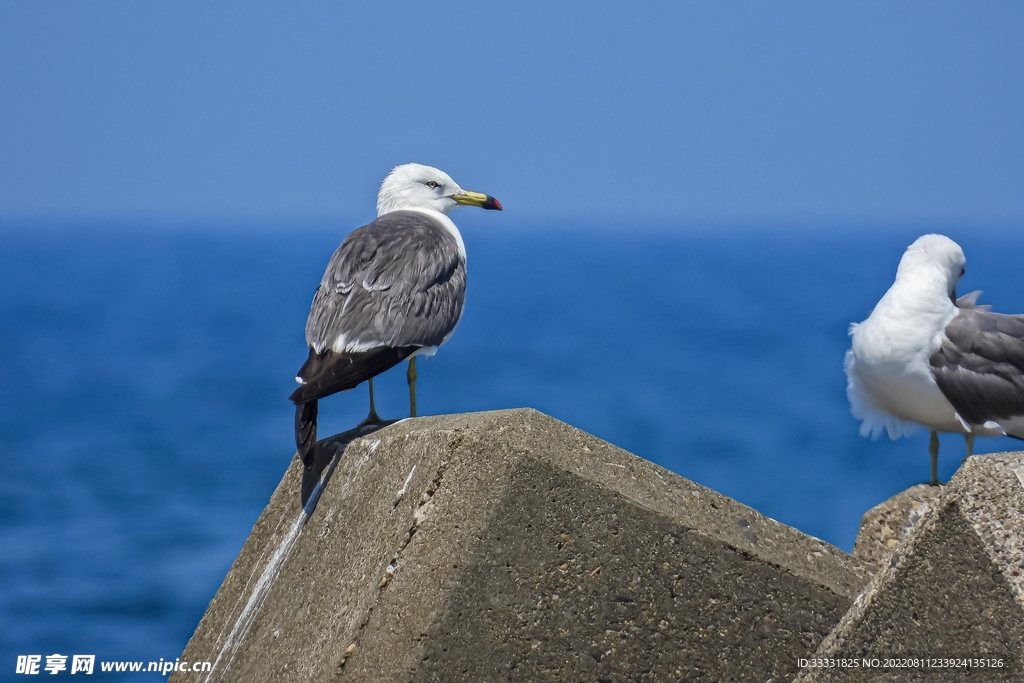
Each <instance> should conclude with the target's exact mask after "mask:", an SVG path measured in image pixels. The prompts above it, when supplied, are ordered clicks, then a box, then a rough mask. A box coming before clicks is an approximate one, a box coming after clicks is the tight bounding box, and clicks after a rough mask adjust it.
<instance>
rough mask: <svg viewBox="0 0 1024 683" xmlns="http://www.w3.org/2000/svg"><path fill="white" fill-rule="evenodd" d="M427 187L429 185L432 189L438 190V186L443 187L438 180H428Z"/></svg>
mask: <svg viewBox="0 0 1024 683" xmlns="http://www.w3.org/2000/svg"><path fill="white" fill-rule="evenodd" d="M427 187H429V188H430V189H431V190H436V189H437V188H439V187H441V185H440V184H439V183H438V182H437V181H436V180H428V181H427Z"/></svg>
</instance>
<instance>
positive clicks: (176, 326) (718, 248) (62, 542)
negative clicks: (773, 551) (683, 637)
mask: <svg viewBox="0 0 1024 683" xmlns="http://www.w3.org/2000/svg"><path fill="white" fill-rule="evenodd" d="M466 213H469V212H466ZM491 217H492V216H489V215H488V216H486V218H491ZM502 218H504V219H506V220H505V223H502V224H500V226H501V227H497V228H495V227H493V223H491V222H489V221H486V220H483V219H481V218H477V217H472V218H471V217H467V219H466V220H463V218H462V214H460V224H461V225H462V226H463V233H464V236H465V241H466V244H467V249H468V252H469V293H468V301H467V307H466V313H465V316H464V317H463V321H462V323H461V324H460V326H459V329H458V330H457V332H456V333H455V335H454V336H453V338H452V340H451V341H450V342H449V343H448V344H447V345H446V346H445V347H444V348H443V349H442V350H441V351H440V352H439V353H438V354H437V356H435V357H433V358H430V359H426V360H425V361H423V362H421V363H420V364H419V374H420V383H419V404H420V410H421V412H422V413H424V414H437V413H450V412H461V411H474V410H488V409H495V408H511V407H520V406H530V407H533V408H536V409H538V410H540V411H543V412H545V413H548V414H550V415H553V416H554V417H557V418H559V419H561V420H564V421H566V422H568V423H570V424H573V425H575V426H576V427H579V428H580V429H583V430H586V431H589V432H591V433H593V434H596V435H597V436H599V437H601V438H604V439H606V440H608V441H611V442H613V443H615V444H617V445H619V446H621V447H623V448H625V449H627V450H629V451H632V452H634V453H636V454H638V455H640V456H643V457H645V458H648V459H650V460H653V461H654V462H657V463H659V464H661V465H663V466H665V467H667V468H669V469H671V470H673V471H675V472H678V473H679V474H681V475H683V476H685V477H688V478H690V479H693V480H695V481H697V482H699V483H701V484H704V485H707V486H710V487H712V488H714V489H716V490H718V491H721V492H722V493H725V494H727V495H729V496H732V497H734V498H736V499H738V500H739V501H741V502H743V503H746V504H748V505H751V506H753V507H755V508H757V509H758V510H760V511H761V512H763V513H764V514H766V515H769V516H771V517H774V518H775V519H778V520H780V521H782V522H785V523H787V524H791V525H793V526H795V527H797V528H799V529H801V530H803V531H805V532H807V533H810V534H813V535H815V536H818V537H820V538H823V539H825V540H827V541H829V542H831V543H834V544H836V545H838V546H839V547H841V548H843V549H845V550H850V549H851V548H852V546H853V540H854V536H855V534H856V531H857V525H858V522H859V519H860V516H861V515H862V514H863V513H864V511H865V510H867V509H868V508H869V507H871V506H872V505H875V504H876V503H878V502H880V501H882V500H884V499H885V498H887V497H889V496H891V495H893V494H894V493H896V492H898V491H900V490H902V489H904V488H906V487H907V486H910V485H912V484H916V483H919V482H921V481H924V480H926V479H927V478H928V475H929V470H928V455H927V435H926V434H925V433H923V432H922V433H920V434H919V435H918V436H916V437H913V438H909V439H903V440H899V441H895V442H893V441H888V440H882V441H876V442H872V441H869V440H867V439H863V438H861V437H859V436H858V434H857V427H858V425H857V423H856V422H855V421H854V420H853V419H852V417H851V416H850V414H849V409H848V406H847V402H846V396H845V384H846V383H845V377H844V374H843V369H842V362H843V354H844V352H845V350H846V348H847V347H848V337H847V327H848V325H849V323H850V322H852V321H858V320H861V319H863V318H864V317H866V316H867V314H868V313H869V312H870V310H871V307H872V306H873V305H874V303H875V301H877V299H878V298H879V297H880V296H881V295H882V293H883V292H884V291H885V290H886V288H887V287H888V286H889V284H890V283H891V281H892V277H893V274H894V272H895V267H896V263H897V262H898V260H899V257H900V255H901V254H902V251H903V249H904V248H905V247H906V245H907V244H908V243H909V242H910V241H912V240H913V239H914V238H915V237H916V236H917V235H919V234H921V233H923V232H927V231H928V227H927V226H925V227H921V226H878V225H875V226H870V227H859V226H856V225H845V226H842V227H839V228H829V229H825V228H819V229H812V228H809V227H805V228H787V227H785V226H781V227H780V226H775V227H755V228H745V229H743V228H733V229H721V230H710V229H704V230H699V231H696V232H686V231H685V230H684V229H682V228H677V229H673V227H672V226H664V227H663V228H662V229H646V230H638V231H636V232H631V233H626V232H614V231H611V230H602V229H594V228H592V227H590V226H582V225H562V226H540V225H531V226H527V227H525V228H522V227H519V228H510V227H504V226H505V225H506V224H508V223H511V221H508V220H507V219H508V217H507V216H503V217H502ZM345 225H346V226H347V224H345ZM345 231H346V230H345V228H344V227H336V226H331V225H326V224H319V225H308V224H301V223H295V224H289V223H287V222H285V221H282V222H281V223H280V224H275V225H269V226H268V225H261V226H257V227H252V228H250V227H249V226H245V225H201V224H191V225H184V226H175V225H131V224H123V225H119V226H114V227H110V226H104V225H96V224H84V223H83V224H65V225H38V224H34V225H18V224H8V225H5V226H0V549H2V553H0V678H3V679H7V678H9V677H13V671H14V666H15V659H16V656H17V655H19V654H42V655H44V656H45V655H47V654H52V653H62V654H75V653H81V654H95V655H96V656H97V659H106V660H145V661H153V660H157V659H159V658H163V659H165V660H166V659H171V660H173V659H174V658H175V657H177V656H178V655H179V654H180V652H181V650H182V648H183V647H184V645H185V643H186V641H187V640H188V637H189V636H190V635H191V633H192V631H193V630H194V628H195V626H196V624H197V622H198V620H199V618H200V616H201V615H202V613H203V611H204V609H205V607H206V604H207V602H208V601H209V600H210V598H211V597H212V595H213V594H214V592H215V591H216V589H217V587H218V586H219V584H220V582H221V580H222V579H223V577H224V575H225V573H226V572H227V570H228V567H229V566H230V564H231V562H232V560H233V559H234V557H235V555H236V554H237V552H238V550H239V549H240V547H241V545H242V543H243V542H244V540H245V538H246V536H247V534H248V532H249V529H250V528H251V526H252V524H253V522H254V521H255V520H256V517H257V516H258V514H259V512H260V511H261V509H262V508H263V506H264V505H265V504H266V502H267V499H268V498H269V496H270V493H271V492H272V490H273V488H274V486H275V485H276V484H277V482H278V480H279V478H280V477H281V474H282V472H283V471H284V469H285V468H286V467H287V465H288V463H289V460H290V458H291V455H292V453H293V445H292V433H291V427H292V407H291V405H290V404H289V403H288V402H287V400H286V397H287V395H288V393H289V392H290V391H291V388H292V386H293V380H292V377H293V376H294V373H295V370H296V369H297V368H298V366H299V365H300V364H301V363H302V361H303V360H304V358H305V350H304V343H303V339H302V330H303V325H304V321H305V315H306V312H307V311H308V306H309V302H310V299H311V297H312V293H313V290H314V289H315V287H316V284H317V282H318V281H319V277H320V274H321V273H322V272H323V267H324V265H325V264H326V261H327V259H328V257H329V256H330V254H331V252H332V251H333V249H334V248H335V247H336V246H337V244H338V243H339V242H340V240H341V239H342V237H343V236H344V232H345ZM944 232H946V234H949V235H950V236H951V237H953V238H954V239H956V240H957V241H958V242H960V244H961V245H962V246H963V247H964V249H965V251H966V253H967V258H968V265H967V275H966V276H965V278H964V282H963V285H962V288H961V289H962V292H967V291H970V290H972V289H983V290H985V295H984V296H983V297H982V301H983V302H984V303H991V304H994V305H995V307H996V310H1000V311H1004V312H1018V311H1019V312H1024V274H1022V272H1021V269H1020V266H1019V262H1020V258H1021V255H1022V254H1024V236H1022V234H1021V233H1020V232H1019V231H1013V230H1010V229H1008V228H1003V229H995V228H989V229H979V228H977V227H973V228H968V227H956V226H952V227H947V228H946V229H945V230H944ZM377 393H378V408H379V410H380V412H381V414H382V415H384V416H394V417H398V416H402V415H403V414H404V412H405V411H406V410H407V393H406V388H405V382H404V366H403V369H399V370H396V371H392V372H389V373H387V374H386V375H384V376H383V377H382V378H380V380H379V382H378V392H377ZM365 411H366V393H365V390H364V389H363V388H361V387H360V388H357V389H356V390H354V391H352V392H348V393H345V394H341V395H338V396H335V397H332V398H330V399H328V400H325V401H324V402H323V403H322V404H321V434H329V433H334V432H338V431H342V430H344V429H347V428H349V427H351V426H352V425H353V424H355V423H356V422H358V421H359V420H360V419H362V417H363V416H364V415H365ZM1015 443H1016V442H1013V441H1011V440H1008V439H999V440H979V442H978V444H977V445H978V450H979V452H989V451H999V450H1012V449H1015ZM942 449H943V451H942V454H941V455H940V477H942V478H943V479H945V478H948V477H949V476H950V475H951V474H952V472H953V471H954V470H955V468H956V466H957V465H958V464H959V461H960V458H961V457H962V454H963V442H962V439H961V438H960V437H957V436H953V435H950V436H944V437H943V438H942ZM64 675H67V672H65V674H64ZM157 678H159V675H156V674H148V675H146V674H142V675H139V676H135V677H132V676H130V675H128V674H117V675H111V676H110V677H109V680H121V681H126V680H155V679H157ZM102 679H103V676H101V675H99V674H98V673H97V674H96V675H95V677H94V680H102Z"/></svg>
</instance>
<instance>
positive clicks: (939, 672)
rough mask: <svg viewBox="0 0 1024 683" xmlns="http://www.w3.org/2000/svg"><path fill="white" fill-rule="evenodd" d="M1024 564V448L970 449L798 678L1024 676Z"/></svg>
mask: <svg viewBox="0 0 1024 683" xmlns="http://www.w3.org/2000/svg"><path fill="white" fill-rule="evenodd" d="M1022 567H1024V453H1019V452H1018V453H1002V454H996V455H984V456H975V457H972V458H970V459H968V460H967V462H966V463H965V464H964V465H963V466H962V467H961V468H960V470H959V471H958V472H957V473H956V475H955V476H954V477H953V479H952V480H951V481H950V482H949V484H948V485H947V486H946V487H945V488H944V490H943V491H942V493H941V495H940V496H938V497H937V498H935V499H934V500H933V501H932V503H931V510H930V511H929V512H927V514H925V515H924V516H923V518H922V519H921V521H920V522H919V523H918V524H917V525H916V526H913V528H912V529H911V531H910V533H909V535H908V536H907V537H906V538H905V539H904V540H903V541H902V542H900V543H899V544H898V545H896V547H895V548H894V550H893V552H892V553H891V554H890V555H889V556H888V558H887V561H886V562H884V563H883V565H882V567H881V569H880V570H879V572H878V573H877V574H876V576H875V577H874V579H872V581H871V582H870V583H869V585H868V586H867V587H866V589H865V591H864V592H863V593H862V594H861V595H860V596H858V598H857V600H856V602H855V604H854V606H853V607H852V608H851V609H850V611H849V612H848V613H847V614H846V615H845V616H844V617H843V619H842V621H841V622H840V623H839V625H838V626H837V627H836V629H835V630H834V631H833V632H832V633H831V634H830V635H829V637H828V638H827V639H826V640H825V641H824V642H823V643H822V646H821V647H820V648H819V650H818V652H817V654H816V655H815V658H814V659H816V660H818V661H817V663H818V664H820V663H825V664H828V665H829V666H828V667H826V668H822V667H816V666H814V665H813V664H811V665H809V666H807V667H806V668H805V669H804V670H803V671H801V673H800V675H799V676H798V677H797V679H796V680H797V681H799V682H800V683H812V682H813V683H823V682H825V681H928V682H930V683H938V682H945V681H986V682H988V681H991V682H999V681H1007V682H1009V681H1016V682H1018V683H1019V682H1020V681H1024V666H1022V662H1024V577H1022ZM950 659H952V660H963V659H967V660H972V661H973V662H974V663H973V665H972V667H971V668H967V667H965V666H964V662H962V661H954V662H953V664H954V665H953V666H949V662H948V661H946V660H950ZM837 660H838V662H840V666H835V664H836V662H837ZM843 660H846V663H845V666H843V664H842V662H843ZM871 660H879V661H880V662H881V664H882V665H881V666H879V667H871V668H865V667H864V665H863V664H864V662H865V661H869V662H870V661H871ZM886 660H896V661H894V662H890V664H892V666H889V667H886V666H885V663H886ZM936 660H938V661H936ZM976 660H985V661H984V662H977V661H976ZM997 662H998V663H1001V666H992V667H990V666H989V665H991V664H994V663H997ZM937 664H943V665H944V666H943V667H942V668H935V667H936V665H937ZM982 664H984V665H985V668H981V666H982Z"/></svg>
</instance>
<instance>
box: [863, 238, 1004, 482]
mask: <svg viewBox="0 0 1024 683" xmlns="http://www.w3.org/2000/svg"><path fill="white" fill-rule="evenodd" d="M965 264H966V259H965V257H964V252H963V250H962V249H961V248H960V246H959V245H958V244H957V243H956V242H954V241H953V240H951V239H949V238H948V237H945V236H943V235H924V236H922V237H919V238H918V239H917V240H915V241H914V243H913V244H911V245H910V246H909V247H908V248H907V250H906V252H905V253H904V254H903V258H901V259H900V264H899V267H898V268H897V269H896V281H895V282H894V283H893V285H892V287H890V288H889V291H887V292H886V293H885V295H884V296H883V297H882V299H881V300H880V301H879V302H878V304H877V305H876V306H875V308H874V310H872V311H871V315H869V316H868V319H867V320H865V321H864V322H862V323H859V324H857V323H854V324H852V325H850V336H851V337H852V338H853V343H852V345H851V348H850V350H849V351H847V353H846V362H845V367H846V377H847V380H848V383H847V388H846V394H847V397H848V398H849V400H850V410H851V412H852V413H853V416H854V417H855V418H857V419H858V420H861V421H862V422H861V426H860V434H861V436H870V437H871V438H878V437H879V436H880V435H881V434H882V432H883V430H884V431H885V432H887V433H888V434H889V438H891V439H897V438H899V437H901V436H906V435H908V434H909V433H911V432H913V431H914V430H915V429H916V427H917V425H923V426H924V427H926V428H927V429H928V430H929V432H930V435H931V438H930V441H929V446H928V450H929V453H930V454H931V465H932V471H931V474H932V478H931V482H930V483H931V484H932V485H933V486H937V485H938V483H939V481H938V473H937V470H938V457H939V437H938V434H939V432H944V433H945V432H953V433H957V434H963V435H964V438H965V440H966V442H967V457H970V456H971V453H972V451H973V448H974V438H975V437H976V436H1011V437H1014V438H1016V439H1024V315H1002V314H999V313H993V312H991V310H990V308H991V307H990V306H978V305H977V299H978V296H979V295H980V294H981V292H971V293H970V294H967V295H964V296H962V297H960V298H959V299H958V298H957V296H956V287H957V284H958V283H959V282H960V278H962V277H963V275H964V272H965Z"/></svg>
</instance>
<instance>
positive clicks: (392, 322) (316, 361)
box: [289, 164, 501, 467]
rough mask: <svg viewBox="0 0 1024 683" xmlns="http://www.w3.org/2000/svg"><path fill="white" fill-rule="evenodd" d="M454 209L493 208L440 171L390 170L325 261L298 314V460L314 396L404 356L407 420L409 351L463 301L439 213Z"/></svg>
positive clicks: (421, 349)
mask: <svg viewBox="0 0 1024 683" xmlns="http://www.w3.org/2000/svg"><path fill="white" fill-rule="evenodd" d="M459 206H479V207H481V208H484V209H496V210H498V211H500V210H501V203H499V202H498V200H497V199H494V198H493V197H490V196H488V195H485V194H480V193H479V192H468V191H466V190H463V189H462V188H461V187H459V186H458V184H457V183H456V182H455V181H454V180H452V179H451V177H449V176H448V174H447V173H445V172H443V171H440V170H438V169H436V168H432V167H430V166H424V165H422V164H404V165H402V166H396V167H395V168H394V169H392V171H391V173H389V174H388V176H387V177H386V178H385V179H384V182H383V183H382V184H381V186H380V192H379V193H378V194H377V218H376V220H374V221H373V222H371V223H370V224H368V225H364V226H363V227H361V228H358V229H357V230H354V231H352V232H351V233H350V234H349V235H348V237H346V238H345V240H344V241H343V242H342V243H341V246H340V247H338V249H337V251H335V252H334V255H333V256H332V257H331V260H330V262H329V263H328V264H327V270H326V272H325V273H324V276H323V279H322V280H321V281H320V286H319V287H318V288H317V290H316V294H315V295H314V297H313V305H312V306H311V307H310V309H309V318H308V319H307V320H306V343H307V344H308V345H309V357H308V358H307V359H306V362H305V363H303V365H302V367H301V368H300V369H299V372H298V375H297V376H296V378H295V380H296V381H297V382H299V384H300V386H299V388H298V389H296V390H295V392H294V393H292V395H291V396H290V397H289V399H290V400H291V401H292V402H293V403H295V445H296V447H297V448H298V452H299V456H300V457H301V458H302V460H303V462H304V463H305V464H306V466H307V467H308V466H310V465H311V463H312V459H311V458H307V455H308V454H309V453H310V452H311V451H312V449H313V446H314V445H315V444H316V418H317V401H318V400H319V399H321V398H323V397H324V396H329V395H330V394H333V393H336V392H339V391H345V390H347V389H352V388H353V387H355V386H356V385H358V384H359V383H360V382H363V381H364V380H369V385H370V412H369V415H368V416H367V418H366V420H364V421H363V422H362V423H361V424H373V423H379V422H380V418H379V417H378V416H377V411H376V410H375V408H374V405H373V377H375V376H376V375H379V374H380V373H382V372H384V371H385V370H387V369H388V368H390V367H392V366H394V365H397V364H398V363H401V362H402V361H403V360H405V359H406V358H409V371H408V381H409V408H410V410H409V412H410V414H411V415H412V416H413V417H415V416H416V365H415V363H416V356H417V355H432V354H433V353H434V352H435V351H436V350H437V347H439V346H440V345H441V344H443V343H445V342H446V341H448V338H449V337H450V336H451V334H452V332H453V331H454V330H455V326H456V325H458V323H459V319H460V318H461V317H462V307H463V303H464V302H465V299H466V247H465V245H464V244H463V241H462V235H461V234H459V229H458V228H456V227H455V224H454V223H453V222H452V220H451V219H450V218H448V214H449V213H450V212H451V211H452V210H453V209H455V208H457V207H459Z"/></svg>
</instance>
